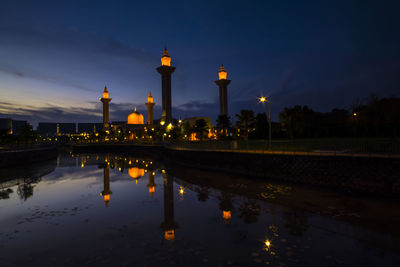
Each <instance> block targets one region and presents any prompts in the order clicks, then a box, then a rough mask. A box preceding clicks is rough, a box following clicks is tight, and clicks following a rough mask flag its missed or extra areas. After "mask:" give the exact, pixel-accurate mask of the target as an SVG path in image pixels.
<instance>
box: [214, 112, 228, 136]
mask: <svg viewBox="0 0 400 267" xmlns="http://www.w3.org/2000/svg"><path fill="white" fill-rule="evenodd" d="M216 127H217V129H218V136H219V138H220V139H224V138H225V137H226V136H227V135H228V133H229V132H230V128H231V118H230V117H229V116H228V115H219V116H218V118H217V125H216ZM221 132H222V133H221Z"/></svg>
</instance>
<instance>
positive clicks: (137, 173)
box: [128, 167, 144, 179]
mask: <svg viewBox="0 0 400 267" xmlns="http://www.w3.org/2000/svg"><path fill="white" fill-rule="evenodd" d="M128 174H129V177H131V178H133V179H138V178H140V177H142V176H144V169H139V168H136V167H133V168H129V169H128Z"/></svg>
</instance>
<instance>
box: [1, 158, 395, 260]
mask: <svg viewBox="0 0 400 267" xmlns="http://www.w3.org/2000/svg"><path fill="white" fill-rule="evenodd" d="M0 176H2V177H3V178H2V180H1V181H2V182H1V183H0V192H1V199H0V229H1V232H0V266H3V267H4V266H26V265H28V264H29V265H30V266H69V265H71V264H75V265H78V266H80V265H87V266H133V265H136V266H164V265H174V266H176V265H178V266H202V265H207V266H253V265H254V266H258V265H271V266H337V265H338V266H400V256H399V254H398V252H399V247H398V244H399V239H398V235H397V233H393V232H391V231H392V230H391V228H390V227H389V228H388V229H381V230H382V231H379V230H377V228H375V227H374V226H375V224H374V223H369V222H366V221H363V220H361V219H362V217H363V216H364V215H363V213H362V211H360V213H355V214H352V213H350V212H349V211H348V210H346V208H348V207H347V206H346V207H341V206H339V205H336V206H328V207H325V206H324V207H325V208H324V209H320V208H318V207H317V206H318V203H322V204H321V205H325V203H324V201H331V200H326V199H323V198H321V199H318V193H317V192H316V191H313V190H311V189H310V190H308V189H304V188H299V187H298V186H292V185H282V184H276V183H270V182H265V181H259V180H251V179H247V177H234V176H231V175H227V174H222V173H213V172H207V171H204V170H203V171H202V170H196V169H192V168H183V167H179V166H172V165H169V164H163V163H162V162H156V161H153V159H151V158H140V157H135V156H128V155H110V154H91V155H80V156H79V155H78V156H77V155H72V156H70V155H62V156H60V157H59V158H58V159H57V161H54V162H46V163H42V164H38V165H36V166H33V167H29V168H23V169H21V168H16V169H9V170H2V171H1V172H0ZM312 195H314V196H315V197H311V196H312ZM304 198H307V199H308V201H309V202H311V204H310V207H314V210H313V208H309V209H307V208H304V207H303V206H302V204H301V202H302V201H300V200H303V199H304ZM314 198H316V200H315V199H314ZM343 199H345V198H340V199H339V201H343ZM332 201H336V200H332ZM303 202H304V201H303ZM305 203H308V202H305ZM352 203H353V201H352ZM312 205H314V206H312ZM326 205H332V204H326ZM315 207H316V208H315ZM310 210H311V211H310ZM346 212H347V213H346ZM353 217H354V220H355V221H352V219H351V218H353ZM360 217H361V219H360ZM382 220H383V219H382ZM389 226H390V224H389ZM385 228H387V227H385ZM393 228H397V226H393Z"/></svg>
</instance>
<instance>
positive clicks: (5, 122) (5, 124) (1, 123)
mask: <svg viewBox="0 0 400 267" xmlns="http://www.w3.org/2000/svg"><path fill="white" fill-rule="evenodd" d="M0 130H3V131H4V130H6V131H7V133H8V134H12V119H11V118H0Z"/></svg>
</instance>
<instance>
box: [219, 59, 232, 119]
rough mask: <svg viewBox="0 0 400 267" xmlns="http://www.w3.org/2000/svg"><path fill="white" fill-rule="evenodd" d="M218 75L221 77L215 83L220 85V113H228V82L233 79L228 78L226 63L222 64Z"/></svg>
mask: <svg viewBox="0 0 400 267" xmlns="http://www.w3.org/2000/svg"><path fill="white" fill-rule="evenodd" d="M218 76H219V79H218V80H216V81H215V83H216V84H217V85H218V86H219V115H228V84H229V83H230V82H231V80H228V79H227V78H226V76H227V73H226V71H225V67H224V65H221V69H220V70H219V73H218Z"/></svg>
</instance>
